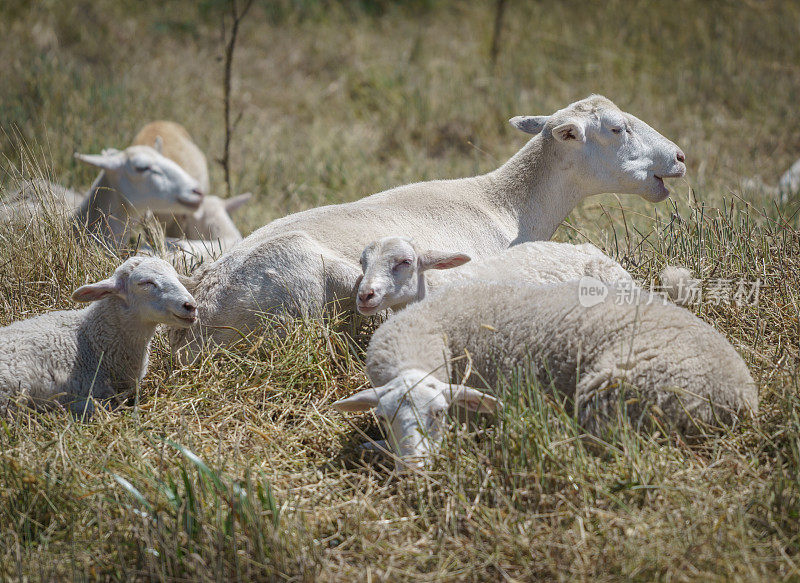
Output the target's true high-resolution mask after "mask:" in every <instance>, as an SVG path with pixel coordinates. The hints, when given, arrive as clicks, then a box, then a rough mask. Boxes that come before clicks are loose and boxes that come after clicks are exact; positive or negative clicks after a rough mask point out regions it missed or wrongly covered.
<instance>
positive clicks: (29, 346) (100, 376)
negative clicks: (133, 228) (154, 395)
mask: <svg viewBox="0 0 800 583" xmlns="http://www.w3.org/2000/svg"><path fill="white" fill-rule="evenodd" d="M72 298H73V299H74V300H75V301H77V302H96V303H95V304H93V305H92V306H89V307H88V308H84V309H82V310H67V311H59V312H51V313H48V314H43V315H41V316H36V317H34V318H30V319H28V320H23V321H20V322H15V323H13V324H11V325H9V326H6V327H4V328H0V413H4V412H5V411H6V409H7V408H8V407H9V406H12V405H13V404H15V403H19V404H25V405H31V406H36V405H45V404H48V403H53V402H55V401H57V402H60V403H61V404H63V405H66V406H68V407H69V408H70V410H72V411H73V412H75V413H76V414H82V413H83V412H84V410H85V411H86V413H88V414H90V413H91V410H92V404H91V401H90V400H89V397H93V398H95V399H98V400H103V399H108V398H110V397H113V396H115V395H118V394H120V393H125V392H127V391H131V390H132V389H134V388H135V387H136V384H137V383H138V382H139V381H140V380H141V379H142V377H143V376H144V374H145V372H147V361H148V352H149V349H150V341H151V340H152V338H153V334H154V333H155V331H156V327H157V326H158V325H159V324H167V325H170V326H178V327H181V328H187V327H189V326H191V325H192V324H194V322H195V320H196V319H197V306H196V304H195V301H194V298H193V297H192V296H191V294H189V292H188V291H186V288H184V287H183V285H181V283H180V281H179V280H178V274H177V273H176V272H175V269H173V267H172V266H171V265H170V264H168V263H167V262H166V261H163V260H161V259H156V258H153V257H132V258H131V259H128V260H127V261H125V262H124V263H123V264H122V265H120V266H119V267H118V268H117V269H116V271H114V274H113V275H112V276H111V277H109V278H108V279H105V280H102V281H99V282H97V283H93V284H89V285H84V286H82V287H80V288H78V289H77V290H75V293H73V294H72Z"/></svg>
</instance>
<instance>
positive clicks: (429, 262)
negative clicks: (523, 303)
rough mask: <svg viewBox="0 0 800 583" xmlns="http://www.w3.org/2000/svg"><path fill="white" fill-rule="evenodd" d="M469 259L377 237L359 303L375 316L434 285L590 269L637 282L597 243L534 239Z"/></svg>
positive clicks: (560, 277) (531, 280)
mask: <svg viewBox="0 0 800 583" xmlns="http://www.w3.org/2000/svg"><path fill="white" fill-rule="evenodd" d="M469 260H470V258H469V256H467V255H465V254H463V253H450V252H447V251H434V250H430V249H420V248H419V246H418V245H416V244H415V243H414V242H413V241H412V240H411V239H410V238H408V237H384V238H382V239H379V240H377V241H373V242H372V243H370V244H369V245H367V246H366V247H365V248H364V252H363V253H362V254H361V269H362V271H363V276H362V279H361V282H360V284H359V286H358V291H357V294H356V308H357V309H358V311H359V313H360V314H363V315H365V316H372V315H374V314H377V313H378V312H382V311H384V310H387V309H389V308H393V309H398V308H402V307H404V306H406V305H407V304H409V303H412V302H418V301H420V300H422V299H423V298H425V296H426V295H427V294H428V293H429V292H431V291H435V290H437V289H441V288H443V287H445V286H447V285H452V284H454V283H458V282H464V281H479V280H488V281H516V282H519V283H528V284H534V285H538V284H546V283H558V282H562V281H569V280H571V279H579V278H581V277H583V276H585V275H586V276H591V277H594V278H596V279H599V280H600V281H604V282H609V283H613V282H625V283H627V284H629V285H631V286H634V285H636V284H635V283H634V281H633V278H632V277H631V275H630V274H629V273H628V272H627V271H625V268H624V267H622V265H620V264H619V263H618V262H616V261H614V260H613V259H611V258H610V257H608V256H607V255H606V254H605V253H603V252H602V251H600V249H598V248H597V247H595V246H594V245H592V244H591V243H582V244H580V245H572V244H570V243H556V242H555V241H533V242H528V243H520V244H519V245H515V246H513V247H510V248H508V249H506V250H505V251H503V252H502V253H499V254H498V255H493V256H491V257H485V258H483V259H478V260H476V261H470V262H469V263H467V262H468V261H469ZM465 263H466V265H464V264H465ZM453 268H456V269H453ZM442 270H446V271H442Z"/></svg>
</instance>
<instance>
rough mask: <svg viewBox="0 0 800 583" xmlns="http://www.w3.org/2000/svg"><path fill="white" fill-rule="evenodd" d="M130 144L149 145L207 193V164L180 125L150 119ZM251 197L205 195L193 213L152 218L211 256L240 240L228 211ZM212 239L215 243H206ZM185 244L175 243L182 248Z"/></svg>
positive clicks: (169, 234)
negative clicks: (171, 161)
mask: <svg viewBox="0 0 800 583" xmlns="http://www.w3.org/2000/svg"><path fill="white" fill-rule="evenodd" d="M133 145H135V146H136V145H143V146H152V147H153V148H155V149H156V150H157V151H158V152H160V153H162V154H163V155H164V156H166V157H167V158H169V159H170V160H173V161H174V162H176V163H177V164H178V165H179V166H180V167H181V168H183V169H184V170H185V171H186V172H187V173H188V174H189V175H190V176H192V177H193V178H195V179H196V180H197V181H198V182H199V183H200V188H201V190H203V192H205V193H208V192H209V180H208V165H207V163H206V157H205V155H204V154H203V152H202V151H201V150H200V148H198V147H197V145H196V144H195V143H194V142H193V141H192V138H191V136H190V135H189V132H188V131H186V128H184V127H183V126H182V125H180V124H177V123H175V122H172V121H164V120H160V121H154V122H150V123H148V124H147V125H145V126H144V127H143V128H142V129H141V130H139V133H138V134H136V137H135V138H134V139H133ZM251 198H252V193H249V192H246V193H243V194H239V195H237V196H234V197H231V198H229V199H227V200H224V199H221V198H219V197H217V196H206V197H205V199H204V200H203V203H202V204H201V206H200V208H199V209H197V210H196V211H195V212H193V213H186V212H182V213H172V214H167V213H156V220H158V222H159V223H161V225H162V227H163V228H164V233H165V235H166V236H167V237H168V238H170V240H171V239H187V240H189V241H190V243H188V248H189V249H190V252H192V253H194V254H197V253H198V252H199V251H200V250H204V251H203V252H202V253H200V255H201V256H204V257H207V258H215V257H214V254H212V253H209V252H208V251H206V250H208V249H212V248H214V249H221V250H223V251H224V250H226V249H228V248H230V247H231V246H233V245H234V244H235V243H238V242H239V241H241V240H242V234H241V233H240V232H239V230H238V229H237V228H236V225H235V224H234V222H233V220H232V219H231V217H230V213H232V212H233V211H235V210H236V209H238V208H240V207H241V206H242V205H244V204H245V203H246V202H248V201H249V200H250V199H251ZM209 241H213V242H214V243H216V245H213V246H212V245H209V244H208V242H209ZM186 247H187V245H179V248H186Z"/></svg>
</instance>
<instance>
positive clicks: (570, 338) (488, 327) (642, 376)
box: [333, 278, 758, 470]
mask: <svg viewBox="0 0 800 583" xmlns="http://www.w3.org/2000/svg"><path fill="white" fill-rule="evenodd" d="M630 292H631V290H630V288H628V287H618V286H616V285H614V284H611V285H607V284H603V283H602V282H600V281H598V280H595V279H594V278H583V279H582V280H580V281H572V282H566V283H559V284H552V285H543V286H531V285H526V284H515V283H499V282H473V283H467V284H458V285H453V286H450V287H447V288H445V289H443V290H441V291H439V292H437V293H436V294H433V295H431V296H429V297H428V298H426V299H425V300H424V301H422V302H419V303H416V304H413V305H411V306H409V307H408V308H406V309H405V310H402V311H400V312H397V313H396V314H394V315H393V316H391V317H390V318H389V319H388V320H387V321H386V322H385V323H384V324H383V325H382V326H381V327H380V328H379V329H378V330H377V332H375V334H374V335H373V337H372V341H371V342H370V344H369V348H368V349H367V359H366V366H367V373H368V376H369V379H370V381H371V383H372V385H373V387H374V388H370V389H366V390H363V391H360V392H358V393H356V394H355V395H353V396H351V397H348V398H346V399H342V400H340V401H337V402H336V403H334V405H333V406H334V407H335V408H336V409H338V410H340V411H364V410H368V409H372V408H375V409H376V413H377V416H378V417H379V419H381V420H382V422H383V424H384V425H386V426H387V439H388V443H389V444H390V447H391V449H392V450H393V451H394V452H395V453H396V454H397V455H398V456H399V459H398V461H397V466H398V468H399V469H401V470H402V469H406V468H408V467H411V466H419V465H421V464H422V463H423V462H424V461H425V460H427V459H428V458H429V457H430V455H431V454H432V453H433V452H435V451H436V449H437V447H438V445H439V442H440V441H441V436H442V431H443V428H442V420H441V417H442V415H443V413H444V411H445V410H446V409H447V408H448V407H449V406H450V405H451V404H453V403H458V404H460V405H463V406H465V407H466V408H468V409H470V410H476V411H487V412H491V411H495V410H496V409H497V408H498V407H499V406H500V402H499V400H498V398H497V397H496V396H492V395H490V394H487V393H486V392H484V391H486V390H489V391H491V392H495V391H498V390H499V389H500V387H501V385H502V383H503V380H504V379H508V378H511V377H513V375H515V374H518V373H520V372H527V373H530V374H531V377H530V378H536V379H537V380H538V382H539V383H540V384H541V387H542V389H543V390H552V391H555V392H556V393H558V394H559V396H561V397H568V398H569V400H570V402H571V403H572V404H573V406H574V409H575V413H576V417H577V419H578V421H579V423H580V424H581V425H582V426H583V427H584V428H586V429H587V430H588V431H589V432H591V433H595V434H598V433H602V431H603V429H604V427H606V426H607V423H608V422H609V421H610V420H612V419H613V418H614V417H615V416H616V415H617V411H618V408H619V407H621V406H622V407H626V411H627V415H628V416H629V417H630V418H631V419H632V420H633V421H634V423H635V422H637V421H638V420H642V421H646V420H647V416H648V415H650V414H652V415H655V416H656V417H660V422H662V423H664V424H666V425H668V426H669V425H671V426H673V427H674V428H675V429H678V430H680V431H683V432H685V433H686V434H692V435H696V434H698V433H699V432H701V431H702V430H704V429H705V428H707V427H709V426H712V425H718V424H726V425H728V424H732V423H734V422H735V421H736V419H737V418H738V416H740V415H746V414H747V413H748V412H756V411H757V409H758V395H757V390H756V386H755V383H754V382H753V379H752V377H751V376H750V373H749V371H748V370H747V366H746V365H745V363H744V361H743V360H742V358H741V357H740V356H739V355H738V354H737V352H736V350H734V348H733V347H732V346H731V345H730V344H729V343H728V341H727V340H726V339H725V338H724V337H723V336H722V335H721V334H720V333H719V332H717V331H716V330H714V328H712V327H711V326H710V325H708V324H706V323H705V322H703V321H701V320H700V319H699V318H697V317H696V316H694V315H693V314H692V313H691V312H689V311H688V310H685V309H683V308H680V307H677V306H675V305H673V304H670V303H664V302H662V301H659V299H658V297H657V296H654V295H652V294H650V293H649V292H647V291H644V290H638V292H637V293H634V294H632V293H630ZM466 371H471V374H470V375H469V378H464V377H465V374H466ZM468 382H469V383H470V384H472V385H476V386H475V387H468V386H466V383H468ZM449 383H452V384H449Z"/></svg>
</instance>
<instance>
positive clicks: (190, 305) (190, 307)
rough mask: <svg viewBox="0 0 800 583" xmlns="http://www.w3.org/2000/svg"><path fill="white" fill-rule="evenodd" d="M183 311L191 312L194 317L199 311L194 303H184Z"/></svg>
mask: <svg viewBox="0 0 800 583" xmlns="http://www.w3.org/2000/svg"><path fill="white" fill-rule="evenodd" d="M183 309H184V310H186V311H187V312H189V315H194V313H195V312H196V311H197V306H195V305H194V304H193V303H192V302H184V303H183Z"/></svg>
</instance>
